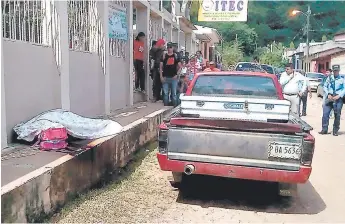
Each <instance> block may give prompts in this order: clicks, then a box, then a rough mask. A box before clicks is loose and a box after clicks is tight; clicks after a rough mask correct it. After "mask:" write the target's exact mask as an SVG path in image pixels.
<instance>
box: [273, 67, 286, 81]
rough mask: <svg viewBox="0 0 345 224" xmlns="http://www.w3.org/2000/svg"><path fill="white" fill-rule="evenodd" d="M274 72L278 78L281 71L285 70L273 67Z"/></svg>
mask: <svg viewBox="0 0 345 224" xmlns="http://www.w3.org/2000/svg"><path fill="white" fill-rule="evenodd" d="M275 72H276V76H277V78H278V80H279V79H280V76H281V75H282V73H283V72H285V68H275Z"/></svg>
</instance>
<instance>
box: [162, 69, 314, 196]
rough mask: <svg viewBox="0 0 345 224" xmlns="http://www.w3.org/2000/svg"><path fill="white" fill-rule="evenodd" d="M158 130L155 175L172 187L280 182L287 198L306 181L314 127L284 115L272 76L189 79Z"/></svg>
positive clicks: (202, 75)
mask: <svg viewBox="0 0 345 224" xmlns="http://www.w3.org/2000/svg"><path fill="white" fill-rule="evenodd" d="M180 99H181V105H180V107H177V108H176V109H175V111H173V112H172V113H171V114H170V115H168V117H166V118H165V119H164V121H163V123H161V124H160V126H159V130H158V153H157V159H158V162H159V165H160V168H161V169H162V170H164V171H171V172H172V179H171V180H170V184H171V186H172V187H176V188H180V187H182V185H181V184H182V182H183V179H184V178H186V177H187V176H189V175H210V176H219V177H226V178H239V179H249V180H258V181H269V182H276V183H279V184H278V186H279V194H280V195H282V196H293V195H295V194H296V193H297V192H296V190H297V189H296V187H297V183H305V182H306V181H307V180H308V178H309V176H310V174H311V170H312V167H311V164H312V159H313V154H314V146H315V138H314V137H313V136H312V135H311V133H310V131H311V130H312V127H311V126H310V125H308V124H307V123H306V122H304V121H303V120H302V119H300V118H299V117H298V116H294V115H293V114H290V112H289V111H290V105H291V103H290V102H289V101H287V100H285V99H284V97H283V94H282V89H281V85H280V84H279V82H278V79H277V77H276V76H275V75H273V74H268V73H263V72H247V71H245V72H240V71H233V72H214V73H212V72H211V73H210V72H207V73H199V74H197V75H195V76H194V78H193V80H192V83H191V84H190V86H189V87H188V89H187V92H186V94H184V95H181V96H180Z"/></svg>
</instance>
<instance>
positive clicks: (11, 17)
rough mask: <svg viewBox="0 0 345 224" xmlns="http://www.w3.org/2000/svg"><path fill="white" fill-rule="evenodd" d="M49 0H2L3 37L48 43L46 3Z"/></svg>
mask: <svg viewBox="0 0 345 224" xmlns="http://www.w3.org/2000/svg"><path fill="white" fill-rule="evenodd" d="M47 4H50V2H49V1H37V0H36V1H28V0H27V1H17V0H11V1H1V6H2V21H3V22H2V23H3V24H2V29H3V37H4V38H8V39H11V40H20V41H25V42H31V43H35V44H45V45H48V44H49V43H47V42H48V41H47V39H48V38H49V36H50V33H49V32H48V31H49V28H48V26H49V24H48V23H47V19H48V18H47V17H50V15H48V14H47V11H46V5H47Z"/></svg>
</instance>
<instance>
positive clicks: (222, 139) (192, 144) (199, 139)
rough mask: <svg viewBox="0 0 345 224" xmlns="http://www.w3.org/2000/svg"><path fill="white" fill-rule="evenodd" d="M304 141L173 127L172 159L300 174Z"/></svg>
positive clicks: (170, 135) (170, 133)
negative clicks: (298, 172)
mask: <svg viewBox="0 0 345 224" xmlns="http://www.w3.org/2000/svg"><path fill="white" fill-rule="evenodd" d="M302 145H303V137H302V136H299V135H294V134H274V133H264V132H248V131H232V130H221V129H207V128H195V127H181V126H172V127H170V128H169V131H168V145H167V151H168V158H169V159H178V160H187V161H198V162H209V163H218V164H231V165H243V166H252V167H263V168H272V169H285V170H298V169H299V165H300V158H301V153H302V150H303V149H302Z"/></svg>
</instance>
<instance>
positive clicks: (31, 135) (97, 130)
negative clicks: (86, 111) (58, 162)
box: [13, 109, 123, 142]
mask: <svg viewBox="0 0 345 224" xmlns="http://www.w3.org/2000/svg"><path fill="white" fill-rule="evenodd" d="M61 127H65V128H66V129H67V132H68V134H69V135H71V136H73V137H76V138H79V139H97V138H101V137H105V136H110V135H116V134H117V133H119V132H121V130H122V128H123V127H122V126H121V125H120V124H119V123H117V122H115V121H112V120H104V119H93V118H86V117H82V116H79V115H77V114H74V113H72V112H70V111H66V110H62V109H55V110H49V111H47V112H44V113H41V114H39V115H37V116H36V117H34V118H32V119H31V120H29V121H27V122H22V123H20V124H17V125H16V126H15V127H14V128H13V129H14V131H15V132H16V133H17V134H18V139H22V140H25V141H28V142H31V141H33V140H34V139H35V136H37V135H38V134H40V133H41V131H43V130H46V129H48V128H61Z"/></svg>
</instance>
